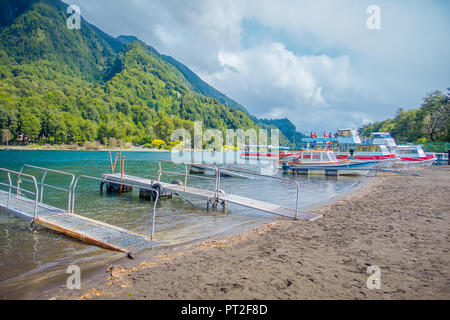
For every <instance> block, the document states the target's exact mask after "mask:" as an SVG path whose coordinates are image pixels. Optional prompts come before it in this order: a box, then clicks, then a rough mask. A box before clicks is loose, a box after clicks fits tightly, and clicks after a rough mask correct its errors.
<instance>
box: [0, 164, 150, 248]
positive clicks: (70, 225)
mask: <svg viewBox="0 0 450 320" xmlns="http://www.w3.org/2000/svg"><path fill="white" fill-rule="evenodd" d="M26 167H29V168H33V169H37V170H42V171H44V175H43V178H42V180H41V181H40V182H37V181H36V178H35V177H34V176H32V175H28V174H24V173H22V172H15V171H12V170H7V169H2V168H0V172H3V173H6V175H7V177H8V182H9V183H8V184H6V183H2V182H0V186H3V187H6V188H8V191H4V190H0V210H3V211H6V212H8V213H10V214H13V215H15V216H18V217H20V218H23V219H26V220H30V221H32V223H34V224H37V225H41V226H43V227H45V228H47V229H51V230H53V231H56V232H59V233H62V234H65V235H67V236H70V237H73V238H76V239H79V240H82V241H84V242H88V243H91V244H95V245H97V246H100V247H103V248H106V249H111V250H117V251H121V252H125V253H128V254H129V255H130V256H131V254H132V253H136V252H139V251H141V250H144V249H148V248H151V247H152V245H153V241H152V239H153V230H152V236H151V237H147V236H144V235H140V234H137V233H134V232H132V231H129V230H125V229H122V228H119V227H116V226H113V225H110V224H107V223H103V222H100V221H97V220H93V219H90V218H86V217H83V216H80V215H77V214H74V213H73V203H72V201H73V200H74V199H75V187H76V183H77V182H78V179H79V178H80V177H82V176H80V177H78V179H77V180H76V182H75V185H73V182H74V178H75V177H74V176H73V175H72V174H69V173H64V172H60V171H55V170H51V169H46V168H39V167H33V166H26ZM21 171H23V168H22V170H21ZM47 173H57V174H65V175H69V176H71V177H72V180H71V182H70V185H69V188H68V189H63V188H59V187H55V186H51V185H48V184H45V178H46V176H47ZM13 176H16V177H17V179H13ZM83 177H85V178H88V177H86V176H83ZM93 179H95V180H97V179H96V178H93ZM24 181H27V182H29V183H31V184H32V185H34V190H33V191H30V190H26V189H24V187H23V186H21V184H22V183H23V182H24ZM14 182H15V183H14ZM38 185H40V186H41V190H43V187H44V186H46V187H54V188H57V189H59V190H65V191H68V192H69V198H68V199H69V201H68V210H65V209H60V208H56V207H53V206H50V205H47V204H44V203H42V202H41V201H40V200H39V199H41V200H42V192H41V193H40V192H39V188H38ZM72 187H73V188H72ZM13 191H15V193H13ZM25 193H26V194H30V195H33V196H34V197H35V199H34V200H32V199H29V198H26V197H24V196H22V195H21V194H25ZM39 195H40V196H39ZM71 199H72V200H71ZM155 205H156V201H155ZM154 209H155V207H154ZM154 213H155V212H153V219H154Z"/></svg>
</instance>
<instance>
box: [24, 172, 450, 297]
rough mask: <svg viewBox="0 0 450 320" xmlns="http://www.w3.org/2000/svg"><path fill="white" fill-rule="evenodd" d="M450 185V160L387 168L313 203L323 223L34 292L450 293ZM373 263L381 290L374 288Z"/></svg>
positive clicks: (264, 230) (267, 231)
mask: <svg viewBox="0 0 450 320" xmlns="http://www.w3.org/2000/svg"><path fill="white" fill-rule="evenodd" d="M430 191H431V192H430ZM449 192H450V167H433V168H430V169H425V171H424V177H414V176H399V175H393V174H383V175H381V176H378V177H376V178H370V180H367V183H363V184H362V185H359V186H356V187H355V188H353V189H352V190H349V191H347V192H345V193H343V194H339V195H337V196H335V197H334V198H332V199H331V201H330V202H328V203H325V204H316V205H314V206H312V207H310V208H309V209H308V210H310V211H314V212H317V213H322V214H324V217H323V218H321V219H319V220H316V221H314V222H308V223H305V222H300V221H291V220H287V219H282V218H278V219H274V222H272V223H266V224H263V225H261V226H257V227H253V228H251V229H250V230H248V229H247V230H245V231H240V232H236V233H234V234H231V235H228V236H224V237H217V238H216V239H214V238H213V237H212V238H208V239H206V240H205V241H203V242H194V243H188V244H183V245H181V246H177V247H174V248H164V249H162V250H160V251H159V252H156V253H155V252H151V253H150V254H147V255H145V254H144V253H143V254H142V257H139V256H138V258H137V259H136V260H129V259H127V258H118V259H116V260H114V261H111V262H108V264H107V265H104V266H98V267H96V268H94V270H90V271H86V273H85V276H84V278H82V290H73V291H70V290H68V289H67V288H65V286H61V284H62V283H64V282H65V279H66V277H67V276H66V275H61V279H60V282H59V285H54V286H52V287H51V286H47V288H46V290H42V291H40V292H39V293H36V294H34V297H33V299H50V300H59V299H77V300H84V299H88V300H89V299H199V300H202V299H236V300H239V299H450V267H449V266H448V261H449V260H450V254H449V250H448V249H449V247H450V245H449V244H448V236H449V235H448V230H450V223H449V215H450V205H449V204H447V203H446V202H445V199H446V196H445V195H447V194H448V193H449ZM416 193H417V196H416V195H415V194H416ZM399 196H403V197H402V198H399ZM383 197H385V198H383ZM386 197H387V198H386ZM386 200H388V201H390V204H389V203H387V202H386ZM111 263H112V265H111ZM370 265H377V266H379V267H380V269H381V279H382V286H381V289H380V290H369V289H367V287H366V280H367V278H368V276H369V274H367V267H368V266H370Z"/></svg>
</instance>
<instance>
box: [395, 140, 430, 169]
mask: <svg viewBox="0 0 450 320" xmlns="http://www.w3.org/2000/svg"><path fill="white" fill-rule="evenodd" d="M396 151H397V158H398V161H397V163H398V164H400V165H407V166H431V165H432V164H433V162H435V161H436V160H437V158H436V156H435V155H433V154H425V151H423V147H422V146H421V145H400V146H397V149H396Z"/></svg>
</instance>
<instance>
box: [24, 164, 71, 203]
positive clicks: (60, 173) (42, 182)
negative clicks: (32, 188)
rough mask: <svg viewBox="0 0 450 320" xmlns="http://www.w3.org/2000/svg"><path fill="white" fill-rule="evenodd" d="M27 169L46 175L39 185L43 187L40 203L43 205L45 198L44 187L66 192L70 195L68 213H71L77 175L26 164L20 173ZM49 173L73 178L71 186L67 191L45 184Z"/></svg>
mask: <svg viewBox="0 0 450 320" xmlns="http://www.w3.org/2000/svg"><path fill="white" fill-rule="evenodd" d="M25 168H31V169H35V170H40V171H43V172H44V174H43V175H42V179H41V181H40V182H38V183H37V184H38V185H40V186H41V192H40V199H39V202H40V203H42V200H43V196H44V186H45V187H49V188H52V189H56V190H59V191H65V192H67V193H68V201H67V211H68V212H70V208H71V204H70V201H71V198H72V185H73V182H74V181H75V175H74V174H73V173H69V172H65V171H59V170H53V169H49V168H42V167H37V166H32V165H29V164H24V165H23V166H22V168H21V169H20V172H21V173H22V172H23V170H24V169H25ZM49 172H52V173H56V174H59V175H65V176H69V177H72V179H71V181H70V184H69V186H68V187H67V189H65V188H60V187H57V186H53V185H50V184H45V183H44V181H45V179H46V178H47V173H49ZM29 182H30V181H29Z"/></svg>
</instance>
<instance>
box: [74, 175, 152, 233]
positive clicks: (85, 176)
mask: <svg viewBox="0 0 450 320" xmlns="http://www.w3.org/2000/svg"><path fill="white" fill-rule="evenodd" d="M82 178H83V179H90V180H96V181H100V182H103V183H106V182H110V183H114V184H119V185H124V186H129V187H136V188H139V189H145V190H151V191H154V192H156V198H155V201H154V203H153V213H152V234H151V239H152V240H153V238H154V235H155V219H156V204H157V202H158V199H159V197H160V194H159V191H158V190H157V189H155V188H152V187H145V188H144V187H142V185H138V184H134V183H125V182H121V181H115V180H110V179H105V178H97V177H91V176H87V175H80V176H78V177H77V178H76V180H75V183H74V184H73V188H72V209H71V212H72V213H75V196H76V189H77V185H78V181H79V180H80V179H82Z"/></svg>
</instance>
